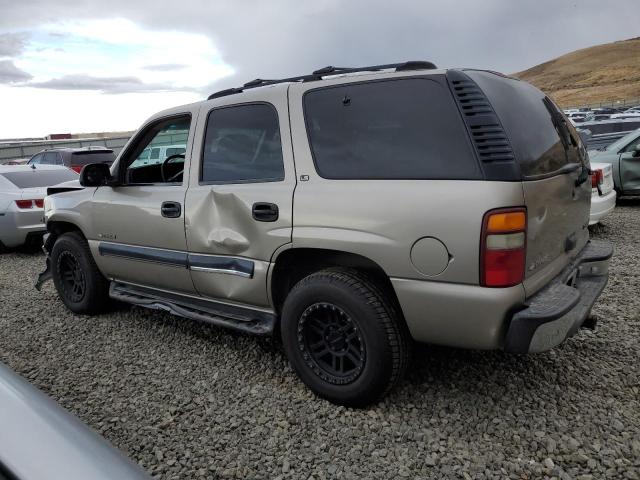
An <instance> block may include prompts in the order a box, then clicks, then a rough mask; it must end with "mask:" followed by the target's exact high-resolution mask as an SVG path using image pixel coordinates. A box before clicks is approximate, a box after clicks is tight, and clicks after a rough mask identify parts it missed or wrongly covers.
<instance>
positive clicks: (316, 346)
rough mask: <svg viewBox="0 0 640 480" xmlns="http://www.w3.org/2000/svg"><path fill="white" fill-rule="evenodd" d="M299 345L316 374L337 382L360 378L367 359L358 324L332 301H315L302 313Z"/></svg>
mask: <svg viewBox="0 0 640 480" xmlns="http://www.w3.org/2000/svg"><path fill="white" fill-rule="evenodd" d="M298 348H299V349H300V351H301V352H302V356H303V358H304V360H305V362H306V364H307V365H308V366H309V368H311V370H312V371H313V372H314V373H315V374H316V375H318V376H319V377H320V378H322V379H323V380H325V381H327V382H329V383H333V384H336V385H344V384H347V383H351V382H353V381H354V380H355V379H356V378H358V376H359V375H360V373H361V372H362V369H363V368H364V364H365V360H366V351H365V344H364V340H363V338H362V333H361V332H360V328H359V327H358V324H357V323H356V321H355V320H354V319H353V318H352V317H351V316H350V315H348V314H347V313H346V312H345V311H344V310H342V309H341V308H340V307H338V306H336V305H333V304H331V303H314V304H313V305H311V306H309V307H307V309H306V310H305V311H304V312H303V313H302V315H301V317H300V320H299V322H298Z"/></svg>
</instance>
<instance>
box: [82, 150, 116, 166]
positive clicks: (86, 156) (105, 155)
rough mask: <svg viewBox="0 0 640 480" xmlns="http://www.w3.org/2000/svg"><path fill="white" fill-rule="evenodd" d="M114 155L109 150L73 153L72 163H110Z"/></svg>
mask: <svg viewBox="0 0 640 480" xmlns="http://www.w3.org/2000/svg"><path fill="white" fill-rule="evenodd" d="M114 160H115V155H114V154H113V153H111V152H95V153H94V152H92V153H73V154H72V155H71V164H72V165H88V164H90V163H112V162H113V161H114Z"/></svg>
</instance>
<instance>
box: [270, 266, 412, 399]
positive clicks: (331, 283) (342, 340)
mask: <svg viewBox="0 0 640 480" xmlns="http://www.w3.org/2000/svg"><path fill="white" fill-rule="evenodd" d="M281 332H282V341H283V344H284V348H285V351H286V353H287V357H288V358H289V361H290V362H291V365H292V366H293V368H294V370H295V371H296V373H297V374H298V376H299V377H300V379H301V380H302V381H303V382H304V383H305V384H306V385H307V386H308V387H309V388H310V389H311V390H312V391H313V392H315V393H316V394H317V395H319V396H320V397H322V398H325V399H327V400H329V401H331V402H333V403H337V404H340V405H345V406H351V407H364V406H366V405H369V404H371V403H374V402H376V401H377V400H378V399H380V398H381V397H382V396H383V395H384V394H386V393H387V392H388V391H389V390H391V389H392V388H393V387H394V386H395V385H396V384H397V383H398V382H399V380H401V379H402V377H403V375H404V372H405V370H406V368H407V365H408V363H409V354H410V350H411V340H410V338H409V332H408V330H407V327H406V325H405V324H404V321H403V320H402V319H401V318H400V315H399V314H398V312H397V310H396V308H395V306H394V302H392V301H391V299H390V298H388V296H387V295H386V294H385V293H383V291H382V290H381V289H380V288H378V286H377V285H376V284H375V283H374V282H373V281H371V280H370V279H369V278H367V277H366V276H364V275H363V274H361V273H359V272H357V271H354V270H349V269H326V270H321V271H319V272H316V273H313V274H311V275H309V276H308V277H306V278H304V279H302V280H301V281H300V282H298V283H297V284H296V285H295V286H294V287H293V289H292V290H291V292H290V293H289V295H288V296H287V298H286V299H285V302H284V307H283V311H282V324H281Z"/></svg>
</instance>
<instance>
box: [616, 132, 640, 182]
mask: <svg viewBox="0 0 640 480" xmlns="http://www.w3.org/2000/svg"><path fill="white" fill-rule="evenodd" d="M637 145H640V136H638V137H637V138H636V139H635V140H633V141H631V143H629V144H628V145H627V146H625V147H624V148H623V149H622V151H621V152H620V185H621V186H622V190H623V191H624V192H625V193H630V194H638V193H640V157H634V152H635V149H636V146H637Z"/></svg>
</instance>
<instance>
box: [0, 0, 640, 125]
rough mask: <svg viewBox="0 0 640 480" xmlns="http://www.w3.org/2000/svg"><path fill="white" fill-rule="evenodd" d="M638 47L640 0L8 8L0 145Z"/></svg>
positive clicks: (35, 2) (99, 1)
mask: <svg viewBox="0 0 640 480" xmlns="http://www.w3.org/2000/svg"><path fill="white" fill-rule="evenodd" d="M638 36H640V1H639V0H613V1H603V0H582V1H580V0H571V1H565V0H449V1H446V0H442V1H440V0H412V1H409V0H386V1H378V0H342V1H341V0H313V1H306V2H305V1H302V0H269V1H258V0H180V1H176V0H108V1H105V0H19V1H16V0H0V111H1V112H2V115H0V138H16V137H40V136H44V135H47V134H51V133H71V132H73V133H81V132H102V131H123V130H135V129H136V128H137V127H138V126H139V125H140V124H141V123H142V122H143V121H144V120H145V119H146V118H147V117H149V116H150V115H152V114H153V113H155V112H157V111H159V110H162V109H165V108H169V107H172V106H175V105H180V104H185V103H191V102H195V101H198V100H201V99H203V98H206V96H208V94H210V93H212V92H214V91H217V90H221V89H223V88H228V87H231V86H237V85H241V84H242V83H245V82H247V81H249V80H252V79H254V78H279V77H286V76H292V75H299V74H304V73H310V72H311V71H313V70H316V69H318V68H320V67H323V66H327V65H334V66H341V67H346V66H362V65H375V64H383V63H393V62H401V61H405V60H430V61H432V62H434V63H435V64H436V65H438V66H439V67H473V68H486V69H491V70H497V71H501V72H504V73H513V72H517V71H521V70H524V69H527V68H529V67H531V66H534V65H536V64H539V63H542V62H544V61H547V60H550V59H553V58H555V57H557V56H559V55H562V54H564V53H568V52H570V51H573V50H577V49H580V48H586V47H589V46H592V45H597V44H600V43H606V42H611V41H615V40H622V39H627V38H632V37H638Z"/></svg>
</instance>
